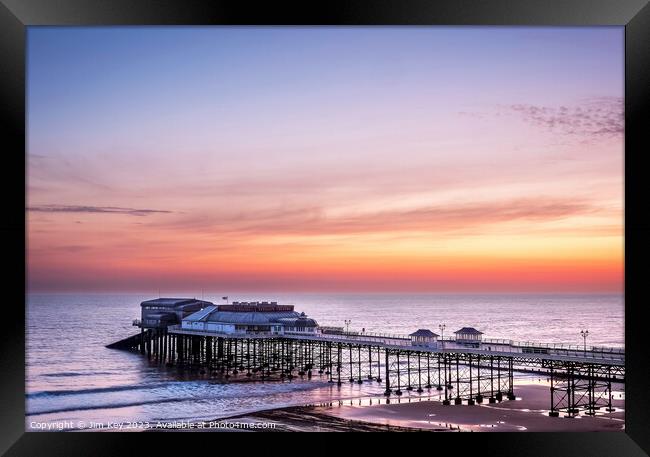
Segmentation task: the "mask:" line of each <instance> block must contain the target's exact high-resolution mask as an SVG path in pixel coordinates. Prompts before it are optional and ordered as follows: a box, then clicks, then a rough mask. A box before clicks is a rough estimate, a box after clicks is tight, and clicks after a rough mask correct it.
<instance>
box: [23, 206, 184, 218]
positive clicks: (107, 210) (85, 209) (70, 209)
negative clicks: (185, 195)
mask: <svg viewBox="0 0 650 457" xmlns="http://www.w3.org/2000/svg"><path fill="white" fill-rule="evenodd" d="M26 210H27V211H33V212H39V213H103V214H126V215H129V216H148V215H150V214H155V213H172V211H167V210H158V209H138V208H122V207H119V206H83V205H37V206H30V207H27V208H26Z"/></svg>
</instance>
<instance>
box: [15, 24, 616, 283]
mask: <svg viewBox="0 0 650 457" xmlns="http://www.w3.org/2000/svg"><path fill="white" fill-rule="evenodd" d="M30 33H32V35H31V36H30V41H29V42H30V46H31V48H30V49H31V52H32V53H31V54H30V65H31V66H30V75H34V74H35V75H37V76H35V77H34V76H33V77H32V78H33V79H32V80H30V81H29V87H30V92H29V97H28V98H29V116H30V119H29V121H30V122H29V123H28V126H29V130H28V135H29V138H28V140H29V148H28V157H27V158H28V170H27V171H28V176H27V179H28V188H27V208H26V217H27V252H26V256H27V267H28V271H27V275H28V287H29V290H30V291H34V292H66V291H70V292H82V291H89V292H94V291H105V292H131V291H133V292H136V291H137V292H152V291H158V290H160V291H161V293H163V294H164V293H165V291H168V292H172V291H200V290H204V291H206V293H214V294H224V295H227V294H228V293H232V292H236V291H243V292H248V291H250V292H253V291H269V292H312V291H313V292H441V293H442V292H444V293H452V292H458V293H483V292H486V293H488V292H494V293H510V292H512V293H527V292H530V293H622V291H623V284H624V257H623V252H624V250H623V242H624V237H623V202H624V196H623V144H624V143H623V138H624V137H623V102H622V100H623V99H622V97H623V89H622V88H623V86H622V79H623V67H622V55H623V54H622V50H623V49H622V34H621V35H620V37H619V34H618V32H616V33H614V32H612V31H611V30H610V31H607V33H605V32H603V34H602V35H601V34H600V32H598V33H596V32H593V34H592V35H589V36H584V37H583V35H581V34H580V33H578V32H577V31H572V32H571V33H569V32H568V31H565V32H561V31H560V32H558V31H556V32H553V31H552V30H549V31H548V32H544V33H548V37H549V40H550V41H548V43H550V44H548V45H547V44H545V43H546V41H544V40H540V39H539V37H540V36H541V35H542V34H543V33H542V32H540V31H539V30H538V31H536V32H534V33H532V32H530V33H529V32H526V30H525V28H524V29H522V30H518V31H517V30H513V31H510V32H508V33H509V34H510V35H508V36H507V37H505V36H504V37H500V35H499V34H496V35H490V34H489V33H487V31H486V32H480V31H472V32H471V33H470V34H469V35H467V36H473V35H472V34H475V35H476V41H472V40H473V39H472V40H470V39H469V38H468V40H469V41H471V42H469V43H465V44H463V46H464V45H467V49H468V51H467V52H470V50H471V55H472V56H473V57H472V58H469V57H468V60H459V61H461V62H463V65H464V66H463V65H459V64H458V61H456V60H455V59H460V57H458V54H459V53H462V50H459V49H460V47H462V46H461V44H456V45H455V46H456V47H455V48H454V49H453V52H451V51H448V50H447V48H446V46H447V47H448V46H450V45H449V44H446V43H448V42H447V41H444V40H439V39H438V38H440V37H438V36H437V35H435V33H439V32H435V33H434V32H431V33H432V35H431V40H432V41H431V42H430V43H429V42H427V41H426V37H423V36H422V34H424V33H425V32H424V31H419V32H417V33H418V34H420V35H418V38H417V41H413V43H411V45H410V47H409V46H407V44H408V43H407V42H408V40H411V38H410V35H409V33H407V32H406V31H395V32H391V33H394V34H395V36H394V37H393V38H392V39H391V43H393V42H394V40H396V39H397V40H404V43H402V45H403V46H407V47H405V48H399V47H398V46H397V45H395V46H396V49H395V50H394V51H395V52H397V50H399V49H408V52H404V53H402V54H399V55H400V59H398V61H397V62H394V61H393V57H394V56H393V57H391V54H390V52H388V51H387V50H386V46H388V45H386V44H385V45H384V46H383V47H381V50H382V52H374V51H373V50H374V49H375V46H380V44H381V43H380V44H375V41H374V40H366V35H364V33H375V34H377V33H379V32H378V31H377V30H375V31H373V32H364V33H362V32H354V34H353V33H352V32H349V33H350V35H349V36H348V37H347V38H346V42H345V47H344V45H343V43H340V47H338V44H337V42H336V41H335V38H334V35H332V34H328V33H326V31H319V32H310V31H309V30H303V31H302V32H301V33H303V34H304V37H303V38H304V40H302V41H301V40H296V38H295V36H293V35H292V36H290V37H289V36H287V37H285V36H284V35H283V33H285V32H283V31H282V29H278V30H277V31H274V30H268V31H263V32H259V33H260V35H261V36H260V37H256V35H255V34H248V35H244V34H242V32H239V31H237V30H236V28H235V29H234V31H232V32H230V33H231V35H228V32H227V31H220V32H219V34H223V35H218V36H219V37H223V36H226V37H227V38H228V39H229V40H231V41H228V43H229V46H233V48H236V49H237V50H238V51H237V52H234V51H231V52H232V54H226V55H219V59H217V58H216V57H214V59H212V57H210V56H212V53H214V52H217V53H219V52H222V51H221V48H220V47H219V40H217V39H216V38H214V37H213V36H212V35H210V34H208V32H204V33H205V34H206V35H205V36H203V35H202V36H201V37H198V38H197V37H194V38H192V39H191V40H189V36H188V41H187V43H185V45H184V46H181V45H180V44H178V45H177V47H176V48H174V47H173V46H172V47H171V48H169V49H166V50H165V52H162V51H161V49H162V46H164V43H163V44H160V45H159V44H158V41H155V40H152V41H149V40H147V39H145V38H142V37H143V36H146V33H145V34H143V35H142V36H140V35H138V36H136V35H133V36H132V37H130V38H129V39H128V40H127V39H126V38H125V43H126V42H128V47H127V44H124V46H125V47H124V48H123V49H122V48H120V44H119V43H118V44H115V43H116V41H115V40H114V41H110V40H109V41H106V42H104V41H102V40H103V38H101V37H95V35H93V34H92V33H91V32H88V31H86V32H85V33H88V34H89V35H88V36H89V37H92V39H97V40H98V43H100V44H101V46H100V47H99V48H98V51H97V52H98V56H100V57H101V59H100V60H99V62H101V64H98V63H97V62H96V61H94V60H92V59H88V60H85V57H84V54H83V52H86V51H83V52H82V51H80V50H79V49H77V48H78V47H80V46H81V44H80V43H78V37H77V36H76V35H75V33H77V32H74V31H69V32H66V33H69V34H70V37H71V38H70V40H71V41H69V42H68V41H65V40H63V39H61V42H58V41H56V40H53V39H52V37H51V36H48V33H55V32H47V31H41V32H38V33H36V32H30ZM39 33H40V34H42V35H39ZM104 33H114V32H108V31H106V32H104ZM129 33H135V32H134V31H133V30H132V31H131V32H129ZM149 33H153V32H149ZM156 33H162V32H160V31H159V32H156ZM178 33H180V32H178ZM183 33H189V32H183ZM210 33H212V32H210ZM215 33H216V32H215ZM286 33H289V32H286ZM292 33H298V32H292ZM332 33H334V31H332ZM342 33H348V32H342ZM414 33H415V32H414ZM427 33H428V32H427ZM440 33H442V32H440ZM445 33H452V32H449V31H448V32H445ZM481 33H484V34H485V36H483V35H481ZM499 33H501V32H499ZM553 33H555V35H554V34H553ZM562 33H565V34H566V37H564V35H562ZM321 34H322V36H321ZM513 34H515V35H516V38H517V39H516V40H514V41H512V36H514V35H513ZM262 35H263V36H262ZM174 36H176V35H174ZM215 36H217V35H215ZM492 36H496V38H494V39H493V42H492V46H490V44H489V43H490V40H492V38H490V37H492ZM72 37H77V38H75V40H72ZM436 37H437V38H436ZM486 37H487V38H486ZM612 37H613V38H615V40H614V41H615V44H612V45H611V46H609V45H608V46H609V47H608V46H604V45H603V43H609V42H610V41H608V40H610V39H613V38H612ZM289 38H291V39H289ZM434 38H435V39H434ZM506 38H508V40H506ZM550 38H552V40H551V39H550ZM618 38H621V41H620V43H618V41H616V40H618ZM89 39H91V38H89ZM183 39H184V38H179V40H180V41H182V40H183ZM285 39H287V40H288V41H287V42H285V41H284V40H285ZM39 40H40V41H39ZM174 40H175V41H173V42H174V43H176V42H177V40H176V38H174ZM201 40H205V42H204V41H201ZM238 40H241V42H239V41H238ZM355 40H358V41H355ZM500 40H501V41H500ZM107 43H108V44H107ZM152 43H155V44H152ZM423 43H424V44H423ZM431 43H433V44H431ZM485 43H488V44H485ZM483 44H485V46H486V47H485V54H486V57H485V59H484V61H482V60H481V59H479V58H477V57H476V52H477V51H476V48H477V46H478V47H480V46H482V45H483ZM39 46H41V47H43V49H47V55H48V56H50V55H51V56H52V57H51V59H52V60H50V61H48V60H47V59H46V58H45V57H43V55H44V54H41V53H42V52H45V51H39V49H40V48H39ZM57 46H58V47H57ZM157 46H161V48H160V49H158V48H157ZM201 46H205V49H204V48H202V47H201ZM274 46H277V48H275V47H274ZM300 46H305V47H308V46H312V47H309V50H310V52H309V53H308V54H304V49H303V50H302V51H300V49H298V48H300ZM355 46H358V49H357V48H356V47H355ZM509 46H511V48H509ZM546 46H550V47H551V48H552V49H551V50H549V51H548V53H547V54H543V53H542V54H540V49H547V48H546ZM553 46H555V47H557V48H553ZM267 47H273V49H272V50H269V49H267ZM294 48H295V49H296V50H295V53H296V55H293V54H292V52H294ZM604 48H606V49H605V50H604V51H603V49H604ZM610 48H611V49H610ZM619 48H620V49H619ZM75 49H77V52H72V51H74V50H75ZM84 49H85V48H84ZM124 49H129V50H135V51H133V52H134V53H135V55H134V56H129V55H128V53H127V52H126V51H124ZM287 49H288V51H287ZM301 49H302V48H301ZM350 49H351V50H350ZM553 49H555V50H553ZM138 50H141V51H142V52H143V53H144V52H145V50H146V52H147V54H146V55H147V56H148V57H147V59H143V58H142V57H141V55H140V54H137V52H136V51H138ZM361 50H363V52H361ZM263 51H264V52H263ZM299 51H300V52H299ZM356 51H359V52H360V53H359V54H356V53H355V52H356ZM366 51H367V52H366ZM384 51H385V54H384ZM39 52H41V53H39ZM129 52H131V51H129ZM267 52H275V53H277V56H276V57H277V58H278V59H281V61H282V65H280V64H279V63H276V61H274V60H272V59H270V60H265V59H266V55H267V54H266V53H267ZM601 52H604V53H605V54H602V55H601V54H600V53H601ZM348 53H349V55H348ZM409 53H412V55H411V54H409ZM518 53H521V56H519V54H518ZM143 55H144V54H143ZM396 55H397V54H396ZM430 55H433V56H435V59H429V58H428V56H430ZM39 56H41V57H40V58H39ZM360 56H362V57H360ZM530 56H541V57H539V58H538V59H537V60H533V59H532V58H531V57H530ZM48 58H49V57H48ZM129 59H131V60H129ZM210 59H212V60H210ZM305 59H307V60H308V61H309V62H308V63H310V65H311V66H309V67H308V68H309V69H308V70H304V68H303V66H304V65H306V64H305ZM452 61H453V62H452ZM423 62H424V63H423ZM439 62H442V63H440V64H439ZM393 64H395V65H397V66H398V69H397V70H393V69H392V67H391V65H393ZM98 65H99V66H98ZM102 65H103V66H104V67H102ZM601 65H602V68H601V67H600V66H601ZM617 65H618V66H617ZM558 66H561V67H562V68H563V70H564V71H563V72H562V73H561V74H558V72H557V68H558ZM176 67H178V68H184V70H183V72H180V70H175V68H176ZM331 68H335V69H336V71H333V70H331ZM107 69H108V70H107ZM504 69H507V71H506V70H504ZM596 70H597V71H596ZM175 72H179V73H178V74H177V73H175ZM511 73H513V76H509V75H510V74H511ZM45 74H47V75H48V76H47V80H46V82H39V79H38V75H45ZM376 75H380V76H376ZM479 77H480V79H475V78H479ZM57 78H60V80H59V79H57ZM75 78H77V79H75ZM508 78H511V79H508ZM70 94H73V95H70Z"/></svg>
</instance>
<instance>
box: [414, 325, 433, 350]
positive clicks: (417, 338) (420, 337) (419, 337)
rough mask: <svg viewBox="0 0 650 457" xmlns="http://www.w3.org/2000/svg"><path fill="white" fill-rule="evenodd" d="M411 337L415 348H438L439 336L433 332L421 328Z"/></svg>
mask: <svg viewBox="0 0 650 457" xmlns="http://www.w3.org/2000/svg"><path fill="white" fill-rule="evenodd" d="M409 336H410V337H411V345H413V346H425V347H436V346H438V335H437V334H435V333H433V332H432V331H431V330H428V329H425V328H421V329H419V330H418V331H417V332H413V333H411V334H410V335H409Z"/></svg>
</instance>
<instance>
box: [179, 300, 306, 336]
mask: <svg viewBox="0 0 650 457" xmlns="http://www.w3.org/2000/svg"><path fill="white" fill-rule="evenodd" d="M181 328H182V329H184V330H194V331H202V332H207V333H220V334H225V335H256V336H273V335H315V334H316V333H317V332H318V323H317V322H316V321H315V320H314V319H311V318H309V317H307V315H305V313H299V312H297V311H295V310H294V307H293V305H278V303H277V302H233V303H232V304H231V305H211V306H207V307H206V308H204V309H202V310H200V311H197V312H195V313H193V314H190V315H189V316H187V317H185V318H183V319H182V324H181Z"/></svg>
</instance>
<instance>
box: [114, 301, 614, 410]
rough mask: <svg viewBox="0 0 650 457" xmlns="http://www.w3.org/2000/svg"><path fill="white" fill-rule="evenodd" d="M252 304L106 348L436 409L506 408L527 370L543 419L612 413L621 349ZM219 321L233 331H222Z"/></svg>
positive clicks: (232, 376)
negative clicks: (420, 399)
mask: <svg viewBox="0 0 650 457" xmlns="http://www.w3.org/2000/svg"><path fill="white" fill-rule="evenodd" d="M166 300H170V299H166ZM145 303H147V302H143V308H144V304H145ZM190 305H191V304H190ZM182 306H184V307H187V306H188V303H187V302H185V303H184V304H183V305H182ZM233 306H239V308H233ZM256 306H257V307H256V308H251V305H250V304H246V305H220V306H214V305H211V306H208V307H205V308H203V309H201V310H199V311H194V312H193V313H192V314H188V315H186V316H182V315H181V316H180V318H179V319H177V322H176V323H171V322H173V320H172V319H171V318H169V316H167V317H164V319H163V321H164V325H159V324H158V323H156V322H152V320H151V319H148V320H149V325H150V327H147V325H146V324H143V320H141V321H135V322H134V325H136V326H138V327H140V329H141V332H140V333H139V334H137V335H134V336H132V337H130V338H127V339H125V340H122V341H119V342H117V343H113V344H112V345H109V346H108V347H113V348H119V349H129V350H134V351H139V352H140V353H142V354H143V355H145V356H146V357H148V358H149V359H150V360H152V361H154V362H156V363H159V364H161V365H165V366H168V367H172V366H179V367H182V368H186V369H192V370H197V371H198V372H199V373H200V374H202V375H208V376H211V377H215V378H219V379H223V380H236V379H247V380H251V381H252V380H259V381H285V382H290V381H291V380H293V379H305V380H309V379H313V378H317V379H321V380H326V381H327V382H329V383H333V384H336V385H339V386H340V385H342V384H343V383H358V384H363V383H377V384H380V385H381V386H382V387H383V388H384V394H385V395H386V396H392V395H395V396H400V395H402V394H403V393H404V391H414V392H416V393H423V392H425V390H426V391H430V390H432V389H434V390H436V391H439V393H440V396H441V401H442V403H443V404H444V405H459V404H467V405H474V404H480V403H483V402H487V403H496V402H500V401H504V400H514V399H515V394H514V381H513V380H514V373H515V372H517V371H528V372H534V373H539V374H540V375H543V376H545V377H548V379H549V380H550V392H549V415H550V416H554V417H557V416H559V415H560V414H563V415H564V416H565V417H575V416H577V415H579V414H580V413H581V412H582V413H583V414H588V415H593V414H596V411H598V410H604V411H613V407H612V383H624V382H625V352H624V350H623V349H619V348H606V347H587V346H586V345H584V346H582V347H580V346H571V345H560V344H555V345H553V344H539V343H528V342H514V341H510V340H494V339H483V338H480V335H479V336H476V337H472V340H471V341H468V340H467V339H464V338H465V337H463V336H459V335H456V338H454V339H451V338H449V339H446V340H445V339H439V338H437V335H435V334H433V333H432V332H430V331H428V330H427V331H424V330H423V331H418V332H415V333H414V334H412V335H389V334H379V333H366V332H350V331H343V329H340V328H327V327H322V328H319V327H317V324H316V323H315V321H313V319H309V318H307V317H306V316H304V314H300V315H293V314H291V313H294V314H297V313H295V312H294V311H293V307H290V308H289V307H281V306H280V305H277V304H275V303H266V302H264V303H263V304H259V305H256ZM229 307H230V308H229ZM159 308H160V307H159V306H157V305H156V309H158V311H160V309H159ZM149 311H150V310H147V314H148V315H149ZM170 312H172V311H170ZM228 313H230V314H228ZM237 313H240V314H237ZM246 313H248V314H246ZM251 313H253V314H261V316H260V315H256V316H253V315H251ZM264 313H267V314H266V315H265V314H264ZM274 313H275V314H274ZM158 314H159V315H160V312H159V313H158ZM163 314H164V313H163ZM276 314H277V315H281V316H284V317H278V318H277V319H275V320H273V319H270V320H269V322H270V325H265V324H264V320H263V319H262V318H261V317H269V316H275V315H276ZM144 315H145V310H144V309H143V316H144ZM210 316H216V317H215V319H217V320H218V323H215V325H214V326H208V324H209V323H211V321H210ZM233 316H234V317H233ZM276 317H277V316H276ZM226 319H230V320H232V321H233V322H237V323H238V324H237V325H235V324H234V323H233V324H232V326H230V327H229V326H228V325H229V324H228V323H227V322H225V320H226ZM201 322H202V323H203V324H202V325H198V324H197V323H201ZM242 322H248V324H247V325H243V324H242ZM275 322H280V323H282V324H283V325H284V327H283V328H280V327H279V326H276V325H275ZM312 324H313V326H312ZM466 329H467V328H464V329H461V330H463V331H466ZM471 330H473V331H474V332H477V334H480V333H481V332H478V331H476V330H475V329H471ZM427 332H428V333H427ZM456 333H458V332H456ZM469 333H473V332H469Z"/></svg>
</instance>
